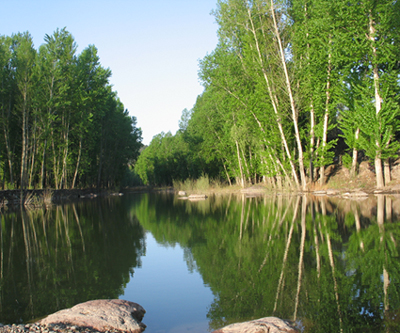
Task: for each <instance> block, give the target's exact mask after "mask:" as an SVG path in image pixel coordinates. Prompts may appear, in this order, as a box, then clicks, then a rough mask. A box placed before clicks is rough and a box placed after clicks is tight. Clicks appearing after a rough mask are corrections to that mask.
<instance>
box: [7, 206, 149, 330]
mask: <svg viewBox="0 0 400 333" xmlns="http://www.w3.org/2000/svg"><path fill="white" fill-rule="evenodd" d="M143 237H144V231H143V228H142V227H141V226H140V224H139V223H138V221H137V220H136V218H135V217H134V216H130V215H129V214H128V213H127V210H126V208H123V207H122V206H121V201H120V200H118V199H116V200H107V199H105V200H97V201H93V202H84V203H83V202H82V203H78V204H70V205H65V206H57V207H53V208H51V209H47V210H21V211H17V212H11V213H7V214H3V215H2V216H1V228H0V240H1V243H0V247H1V257H0V260H1V263H0V283H1V284H0V288H1V295H0V322H2V323H10V322H16V323H18V322H27V321H29V320H32V319H35V318H37V317H40V316H45V315H46V314H48V313H52V312H55V311H57V310H59V309H61V308H67V307H71V306H73V305H75V304H77V303H80V302H83V301H86V300H90V299H98V298H118V296H119V295H121V294H122V293H123V290H124V287H125V286H126V284H127V283H128V282H129V280H130V278H131V275H132V274H133V268H134V267H137V266H139V265H140V256H141V255H142V254H143V251H144V243H143Z"/></svg>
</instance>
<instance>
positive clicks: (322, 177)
mask: <svg viewBox="0 0 400 333" xmlns="http://www.w3.org/2000/svg"><path fill="white" fill-rule="evenodd" d="M331 43H332V40H331V36H329V46H330V45H331ZM331 58H332V55H331V53H330V52H329V55H328V73H327V79H326V99H325V114H324V130H323V134H322V154H323V155H322V156H321V160H322V163H321V168H320V178H319V180H320V185H321V186H323V185H324V184H325V161H324V159H325V153H326V152H325V147H326V144H327V141H328V123H329V103H330V99H331V91H330V89H331V70H332V59H331Z"/></svg>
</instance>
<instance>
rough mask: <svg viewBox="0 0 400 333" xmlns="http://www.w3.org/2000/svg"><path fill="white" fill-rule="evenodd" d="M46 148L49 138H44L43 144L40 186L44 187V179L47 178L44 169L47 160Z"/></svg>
mask: <svg viewBox="0 0 400 333" xmlns="http://www.w3.org/2000/svg"><path fill="white" fill-rule="evenodd" d="M46 149H47V139H45V140H44V145H43V156H42V168H41V172H40V184H41V186H40V188H42V189H43V188H44V179H45V174H44V169H45V160H46Z"/></svg>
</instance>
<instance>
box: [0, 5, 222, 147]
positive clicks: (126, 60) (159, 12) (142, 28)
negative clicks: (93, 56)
mask: <svg viewBox="0 0 400 333" xmlns="http://www.w3.org/2000/svg"><path fill="white" fill-rule="evenodd" d="M216 2H217V0H168V1H167V0H142V1H138V0H131V1H129V0H113V1H105V0H96V1H93V0H69V1H59V0H51V1H50V0H35V1H33V0H12V1H4V2H3V3H2V10H1V14H0V34H2V35H7V36H11V34H12V33H16V32H24V31H29V32H30V34H31V35H32V37H33V40H34V43H35V48H37V49H38V48H39V46H40V45H41V44H42V43H43V38H44V36H45V34H49V35H51V34H52V33H53V32H54V31H55V30H56V29H57V28H60V29H61V28H63V27H67V30H68V31H69V32H70V33H71V34H72V35H73V36H74V38H75V41H76V43H77V45H78V53H80V52H81V51H82V50H83V49H84V48H85V47H87V46H88V45H89V44H94V45H95V46H96V47H97V49H98V51H99V56H100V62H101V64H102V66H103V67H106V68H110V69H111V70H112V73H113V75H112V78H111V80H110V82H111V84H112V85H113V86H114V90H116V91H117V92H118V96H119V97H120V99H121V101H122V103H124V105H125V108H127V109H128V110H129V112H130V114H131V115H133V116H135V117H136V118H137V120H138V126H139V127H141V128H142V131H143V143H144V144H149V143H150V141H151V139H152V137H153V136H154V135H156V134H158V133H160V132H162V131H164V132H168V131H171V132H172V134H175V132H176V131H177V129H178V121H179V119H180V117H181V114H182V110H183V109H184V108H187V109H191V108H192V107H193V105H194V103H195V102H196V98H197V96H198V95H199V94H201V93H202V91H203V87H202V86H201V85H200V83H199V80H198V77H197V72H198V60H199V59H202V58H203V57H204V56H205V55H206V54H207V53H210V52H211V51H212V50H213V49H214V48H215V46H216V44H217V33H216V31H217V24H216V23H215V18H214V17H213V16H212V15H210V12H211V10H213V9H215V7H216Z"/></svg>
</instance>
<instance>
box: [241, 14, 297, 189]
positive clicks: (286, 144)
mask: <svg viewBox="0 0 400 333" xmlns="http://www.w3.org/2000/svg"><path fill="white" fill-rule="evenodd" d="M248 16H249V20H250V23H251V26H252V30H251V32H252V34H253V36H254V41H255V43H256V49H257V54H258V61H259V65H260V66H261V68H262V73H263V76H264V80H265V82H266V84H267V90H268V94H269V97H270V100H271V104H272V107H273V110H274V113H275V116H276V123H277V125H278V129H279V134H280V136H281V140H282V144H283V146H284V148H285V152H286V155H287V157H288V159H289V163H290V167H291V170H292V176H293V179H294V181H295V183H296V185H297V187H299V186H300V184H299V179H298V177H297V173H296V167H295V165H294V163H293V159H292V154H291V152H290V149H289V146H288V143H287V140H286V136H285V133H284V131H283V126H282V122H281V120H280V116H279V112H278V106H277V99H276V96H275V93H274V92H273V90H272V87H271V84H270V78H269V77H268V75H267V72H266V70H265V66H264V61H263V57H262V52H261V50H260V46H259V43H258V37H257V32H256V30H255V27H254V23H253V19H252V17H251V11H250V8H248Z"/></svg>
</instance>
